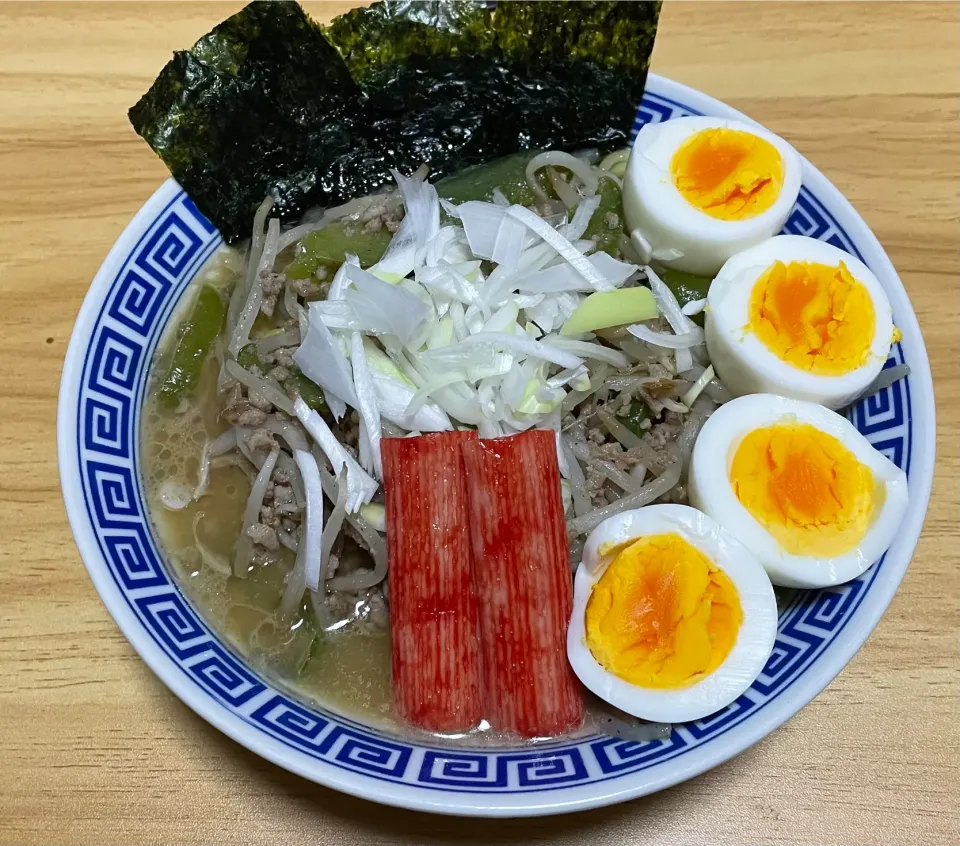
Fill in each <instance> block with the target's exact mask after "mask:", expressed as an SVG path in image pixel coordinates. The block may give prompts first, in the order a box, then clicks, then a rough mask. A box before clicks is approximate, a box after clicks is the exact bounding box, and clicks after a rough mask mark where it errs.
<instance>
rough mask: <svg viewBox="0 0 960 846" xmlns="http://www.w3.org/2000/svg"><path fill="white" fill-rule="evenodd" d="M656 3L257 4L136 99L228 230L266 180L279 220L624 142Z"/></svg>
mask: <svg viewBox="0 0 960 846" xmlns="http://www.w3.org/2000/svg"><path fill="white" fill-rule="evenodd" d="M658 13H659V3H654V2H650V3H646V2H623V3H616V2H577V3H568V2H536V3H527V2H501V3H499V4H498V3H494V2H472V0H449V1H448V2H413V0H392V1H391V0H388V2H384V3H377V4H375V5H373V6H371V7H369V8H367V9H357V10H354V11H351V12H348V13H347V14H345V15H342V16H341V17H339V18H337V19H336V20H335V21H333V23H332V24H331V25H330V26H329V27H326V28H323V27H320V26H318V25H317V24H315V23H314V22H312V21H311V20H310V19H309V18H308V17H307V16H306V14H305V13H304V11H303V10H302V9H301V8H300V6H299V5H297V4H296V3H291V2H284V3H268V2H255V3H251V4H250V5H249V6H247V7H246V8H244V9H243V10H241V11H240V12H238V13H237V14H236V15H234V16H233V17H231V18H229V19H228V20H227V21H224V23H222V24H220V25H219V26H217V27H216V28H215V29H214V30H213V31H212V32H210V33H209V34H207V35H206V36H204V37H203V38H202V39H200V41H198V42H197V43H196V44H195V45H194V46H193V48H191V50H189V51H187V52H179V53H176V54H175V55H174V58H173V60H172V61H171V62H170V63H169V64H168V65H167V66H166V67H165V68H164V69H163V71H162V72H161V74H160V76H159V77H158V78H157V80H156V82H155V83H154V84H153V86H152V87H151V89H150V90H149V91H148V92H147V94H146V95H144V97H143V98H142V99H141V100H140V101H139V102H138V103H137V104H136V105H135V106H134V107H133V108H132V109H131V110H130V120H131V122H132V124H133V126H134V128H135V129H136V131H137V132H138V133H139V134H140V135H141V136H142V137H143V138H144V139H145V140H146V141H147V143H149V144H150V146H151V147H153V149H154V150H155V151H156V152H157V154H158V155H159V156H160V157H161V158H162V159H163V161H164V162H165V163H166V164H167V166H168V167H169V168H170V171H171V172H172V173H173V175H174V176H175V177H176V178H177V180H178V181H179V182H180V184H181V185H182V186H183V187H184V188H185V189H186V190H187V191H188V192H189V193H190V195H191V197H193V199H194V201H195V202H196V203H197V205H198V207H199V208H200V209H201V211H203V212H204V213H205V214H206V215H207V217H209V218H210V220H212V221H213V223H215V224H216V225H217V226H218V228H219V229H220V231H221V232H222V233H223V234H224V236H225V237H226V238H227V239H228V240H231V241H234V240H237V239H239V238H242V237H244V236H245V235H246V234H247V231H248V229H249V225H250V220H251V219H252V217H253V213H254V211H255V209H256V207H257V205H259V203H260V202H261V200H262V199H263V197H264V196H265V195H266V194H268V193H269V194H271V195H273V197H274V198H275V200H276V206H275V208H276V210H277V212H278V213H279V214H280V215H281V217H282V218H283V219H284V220H293V219H295V218H297V217H298V216H299V215H300V214H301V213H302V212H303V211H304V210H305V209H307V208H309V207H311V206H329V205H332V204H335V203H339V202H343V201H344V200H347V199H350V198H352V197H356V196H361V195H363V194H368V193H370V192H372V191H375V190H377V189H379V188H382V186H383V185H384V184H386V183H389V182H390V181H391V176H390V169H391V168H397V169H399V170H401V171H404V172H410V171H412V170H414V169H416V168H417V167H418V166H419V165H420V164H422V163H424V162H426V163H427V164H428V165H429V166H430V172H431V178H439V177H442V176H445V175H448V174H451V173H453V172H455V171H457V170H460V169H461V168H463V167H466V166H468V165H473V164H481V163H484V162H487V161H490V160H491V159H494V158H497V157H499V156H503V155H507V154H509V153H513V152H516V151H518V150H530V149H538V148H546V147H557V148H561V149H575V148H582V147H599V148H600V149H601V150H606V149H610V148H613V147H615V146H617V145H622V144H624V143H625V142H626V140H627V139H628V137H629V131H630V126H631V124H632V121H633V116H634V111H635V109H636V105H637V103H638V102H639V101H640V98H641V96H642V93H643V86H644V82H645V80H646V73H647V67H648V64H649V58H650V51H651V49H652V47H653V39H654V35H655V33H656V23H657V16H658Z"/></svg>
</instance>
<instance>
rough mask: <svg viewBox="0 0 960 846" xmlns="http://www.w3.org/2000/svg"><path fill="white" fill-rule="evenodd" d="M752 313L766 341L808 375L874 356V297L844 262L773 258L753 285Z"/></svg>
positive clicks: (830, 372) (753, 325) (836, 371)
mask: <svg viewBox="0 0 960 846" xmlns="http://www.w3.org/2000/svg"><path fill="white" fill-rule="evenodd" d="M749 313H750V324H749V328H750V329H751V330H752V331H753V332H754V334H756V336H757V337H758V338H759V339H760V340H761V341H762V342H763V343H764V345H765V346H766V347H767V348H768V349H769V350H770V351H771V352H772V353H773V354H774V355H776V356H777V358H779V359H780V360H781V361H785V362H787V363H788V364H792V365H793V366H794V367H797V368H799V369H801V370H806V371H807V372H808V373H813V374H815V375H818V376H840V375H842V374H844V373H849V372H851V371H852V370H856V369H857V368H858V367H860V366H861V365H863V364H865V363H866V361H867V360H868V359H869V358H870V348H871V346H872V344H873V336H874V330H875V326H876V317H875V314H874V310H873V301H872V300H871V299H870V294H869V292H868V291H867V289H866V287H864V285H862V284H861V283H860V282H858V281H857V280H856V279H855V278H854V277H853V275H852V274H851V273H850V271H849V270H848V269H847V266H846V265H845V264H844V263H843V262H840V265H839V266H838V267H831V266H830V265H826V264H817V263H815V262H806V261H792V262H790V263H789V264H784V263H783V262H780V261H777V262H774V263H773V264H772V265H771V266H770V267H769V268H768V269H767V270H766V271H764V273H763V275H762V276H760V278H759V279H758V280H757V282H756V284H755V285H754V286H753V291H752V292H751V294H750V306H749Z"/></svg>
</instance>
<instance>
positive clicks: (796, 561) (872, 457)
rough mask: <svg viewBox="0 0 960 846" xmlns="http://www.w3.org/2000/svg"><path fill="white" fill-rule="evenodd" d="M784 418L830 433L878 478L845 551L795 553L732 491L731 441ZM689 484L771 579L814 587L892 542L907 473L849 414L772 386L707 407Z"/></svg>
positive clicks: (852, 574)
mask: <svg viewBox="0 0 960 846" xmlns="http://www.w3.org/2000/svg"><path fill="white" fill-rule="evenodd" d="M782 422H785V423H808V424H810V425H811V426H814V427H815V428H817V429H819V430H820V431H821V432H825V433H826V434H828V435H832V436H833V437H835V438H836V439H837V440H838V441H840V443H842V444H843V445H844V446H845V447H846V448H847V449H848V450H850V452H851V453H853V455H854V457H855V458H856V459H857V460H858V461H859V462H861V463H862V464H864V465H866V466H867V467H868V468H869V469H870V472H871V473H873V476H874V478H875V479H876V480H877V482H878V483H879V484H881V485H882V486H883V488H884V492H885V496H884V501H883V504H882V505H881V506H880V508H879V509H878V510H877V513H876V514H874V517H873V522H872V523H871V524H870V527H869V528H868V529H867V533H866V535H864V537H863V539H862V540H861V541H860V543H859V544H857V546H856V548H854V549H851V550H850V551H849V552H846V553H844V554H842V555H836V556H831V557H818V556H812V555H793V554H791V553H789V552H787V551H786V550H785V549H784V548H783V547H782V546H781V545H780V543H779V542H778V541H777V539H776V538H774V537H773V535H771V534H770V533H769V532H768V531H767V529H766V528H765V527H764V526H763V525H762V524H761V523H760V522H759V521H758V520H757V519H756V518H755V517H754V516H753V515H752V514H751V513H750V512H749V511H748V510H747V509H746V508H745V507H744V506H743V505H742V504H741V503H740V500H739V499H737V496H736V493H735V492H734V490H733V485H732V484H731V483H730V466H731V464H732V462H733V457H734V454H735V453H736V450H737V447H738V446H739V445H740V443H741V441H742V440H743V439H744V438H745V437H746V436H747V435H748V434H749V433H750V432H752V431H753V430H754V429H759V428H762V427H765V426H772V425H774V424H777V423H782ZM688 490H689V495H690V502H692V503H693V504H694V505H695V506H696V507H697V508H699V509H700V510H701V511H703V512H704V513H706V514H709V515H710V516H711V517H712V518H713V519H714V520H716V521H717V522H718V523H719V524H720V525H721V526H723V527H724V528H725V529H726V530H727V531H729V532H731V533H732V534H733V535H735V536H736V537H737V539H738V540H740V541H741V542H742V543H743V545H744V546H746V547H747V549H749V550H750V551H751V552H752V553H753V555H755V556H756V558H757V559H758V560H759V561H760V563H761V564H762V565H763V566H764V568H766V571H767V573H768V574H769V576H770V580H771V581H772V582H773V583H774V584H775V585H781V586H784V587H797V588H819V587H827V586H829V585H838V584H842V583H843V582H848V581H850V580H851V579H854V578H856V577H857V576H859V575H860V574H861V573H863V572H864V571H865V570H867V569H868V568H869V567H870V566H871V565H872V564H873V563H874V562H875V561H877V560H878V559H879V558H880V556H881V555H883V553H884V552H885V551H886V549H887V548H888V547H889V546H890V544H891V542H892V541H893V538H894V536H895V535H896V533H897V530H898V529H899V528H900V522H901V520H902V519H903V515H904V513H905V512H906V509H907V477H906V474H905V473H904V472H903V471H902V470H901V469H900V468H899V467H897V466H896V465H895V464H893V462H891V461H890V460H889V459H888V458H886V456H884V455H882V454H881V453H880V452H878V451H877V450H875V449H874V448H873V447H872V446H871V445H870V442H869V441H868V440H867V439H866V438H865V437H864V436H863V435H861V434H860V433H859V432H858V431H857V429H856V428H855V427H854V426H853V424H852V423H850V421H849V420H847V419H846V418H844V417H841V416H840V415H839V414H837V413H836V412H833V411H830V410H829V409H827V408H824V407H823V406H821V405H816V404H814V403H811V402H803V401H801V400H794V399H787V398H786V397H779V396H774V395H772V394H751V395H750V396H745V397H740V398H739V399H734V400H731V401H730V402H728V403H726V404H725V405H722V406H721V407H720V408H719V409H717V410H716V411H715V412H714V413H713V415H712V416H711V417H710V418H709V419H708V420H707V422H706V423H705V424H704V427H703V429H701V431H700V434H699V436H698V437H697V441H696V443H695V444H694V447H693V454H692V456H691V459H690V475H689V484H688Z"/></svg>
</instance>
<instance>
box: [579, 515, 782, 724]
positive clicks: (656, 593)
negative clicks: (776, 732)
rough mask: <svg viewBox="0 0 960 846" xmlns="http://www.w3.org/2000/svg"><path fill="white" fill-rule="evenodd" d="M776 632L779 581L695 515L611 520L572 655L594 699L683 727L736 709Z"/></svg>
mask: <svg viewBox="0 0 960 846" xmlns="http://www.w3.org/2000/svg"><path fill="white" fill-rule="evenodd" d="M776 629H777V602H776V598H775V597H774V594H773V588H772V586H771V584H770V579H769V578H768V577H767V574H766V573H765V572H764V570H763V567H761V566H760V564H759V563H758V562H757V560H756V559H755V558H754V557H753V556H752V555H751V554H750V553H749V551H747V549H746V548H745V547H744V546H743V545H742V544H741V543H740V542H739V541H738V540H736V538H734V537H733V536H732V535H730V534H729V533H728V532H726V531H725V530H724V529H722V528H721V527H720V526H719V525H717V523H715V522H714V521H713V520H711V519H710V518H709V517H707V516H706V515H705V514H702V513H701V512H699V511H697V510H696V509H693V508H690V507H689V506H686V505H651V506H647V507H646V508H640V509H637V510H634V511H626V512H624V513H623V514H617V515H615V516H614V517H610V518H608V519H607V520H604V522H603V523H601V524H600V525H599V526H597V528H596V529H594V530H593V531H592V532H591V533H590V536H589V537H588V538H587V542H586V544H585V546H584V552H583V561H582V563H581V564H580V567H579V568H578V569H577V575H576V579H575V582H574V596H573V616H572V618H571V620H570V627H569V629H568V630H567V656H568V658H569V660H570V664H571V666H572V667H573V670H574V672H575V673H576V674H577V676H579V678H580V681H582V682H583V683H584V684H585V685H586V686H587V687H588V688H589V689H590V690H592V691H593V692H594V693H595V694H596V695H597V696H599V697H600V698H601V699H604V700H605V701H607V702H609V703H610V704H611V705H613V706H614V707H616V708H619V709H620V710H621V711H625V712H627V713H628V714H632V715H633V716H635V717H640V718H641V719H645V720H653V721H658V722H683V721H686V720H697V719H700V718H701V717H705V716H707V715H708V714H712V713H713V712H715V711H718V710H720V709H721V708H724V707H726V706H727V705H729V704H730V703H731V702H733V701H734V700H735V699H736V698H737V697H738V696H739V695H740V694H741V693H743V691H745V690H746V689H747V688H748V687H749V686H750V685H751V684H752V683H753V680H754V679H755V678H756V677H757V676H758V675H759V674H760V672H761V671H762V670H763V667H764V664H765V663H766V661H767V658H768V657H769V655H770V650H771V649H772V648H773V641H774V638H775V636H776Z"/></svg>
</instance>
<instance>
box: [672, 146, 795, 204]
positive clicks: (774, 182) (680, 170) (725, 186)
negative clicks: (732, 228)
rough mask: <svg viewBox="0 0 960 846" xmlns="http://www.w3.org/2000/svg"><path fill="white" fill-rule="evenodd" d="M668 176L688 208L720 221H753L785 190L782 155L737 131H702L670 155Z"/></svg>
mask: <svg viewBox="0 0 960 846" xmlns="http://www.w3.org/2000/svg"><path fill="white" fill-rule="evenodd" d="M670 171H671V173H672V175H673V184H674V185H676V187H677V190H678V191H679V192H680V193H681V194H682V195H683V196H684V198H685V199H686V201H687V202H688V203H690V205H692V206H694V207H695V208H697V209H699V210H700V211H702V212H704V213H705V214H708V215H710V217H715V218H718V219H720V220H748V219H749V218H751V217H756V216H757V215H758V214H761V213H762V212H765V211H766V210H767V209H769V208H770V206H772V205H773V204H774V203H775V202H776V201H777V197H779V196H780V190H781V189H782V188H783V177H784V166H783V158H782V157H781V156H780V151H779V150H777V148H776V147H774V146H773V144H771V143H770V142H769V141H767V140H765V139H763V138H758V137H757V136H756V135H751V134H750V133H749V132H743V131H742V130H739V129H704V130H702V131H701V132H697V133H696V134H695V135H692V136H690V138H688V139H687V140H686V141H685V142H684V143H683V144H682V145H681V146H680V148H679V149H678V150H677V152H676V153H675V154H674V156H673V161H672V162H671V165H670Z"/></svg>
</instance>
